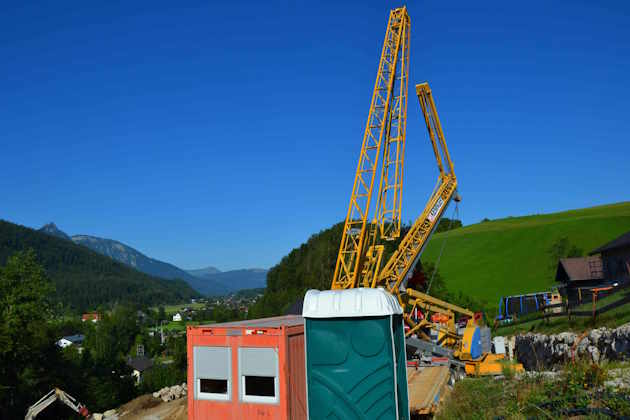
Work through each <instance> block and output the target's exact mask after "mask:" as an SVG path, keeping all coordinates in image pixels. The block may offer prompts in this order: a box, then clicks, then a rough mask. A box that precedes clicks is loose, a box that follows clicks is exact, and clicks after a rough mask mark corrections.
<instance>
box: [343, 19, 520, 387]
mask: <svg viewBox="0 0 630 420" xmlns="http://www.w3.org/2000/svg"><path fill="white" fill-rule="evenodd" d="M409 29H410V19H409V15H408V14H407V9H406V7H401V8H397V9H394V10H392V11H391V12H390V14H389V20H388V23H387V31H386V33H385V41H384V42H383V50H382V52H381V58H380V61H379V66H378V72H377V75H376V82H375V84H374V91H373V93H372V101H371V104H370V111H369V113H368V118H367V122H366V125H365V132H364V135H363V142H362V144H361V153H360V155H359V162H358V164H357V170H356V174H355V177H354V184H353V187H352V194H351V196H350V203H349V205H348V212H347V215H346V220H345V223H344V227H343V232H342V237H341V244H340V247H339V253H338V255H337V261H336V264H335V271H334V275H333V279H332V284H331V289H349V288H353V287H372V288H373V287H383V288H385V289H386V290H388V291H389V292H390V293H392V294H393V295H394V296H396V297H397V299H398V301H399V303H400V305H401V306H402V308H403V317H404V319H405V322H406V324H407V326H408V327H409V329H408V330H407V332H406V336H407V337H408V344H409V343H412V346H413V342H416V343H417V344H416V346H417V348H421V347H423V346H425V348H426V344H429V346H430V347H431V346H432V345H431V344H430V343H427V341H431V339H430V336H429V335H428V330H434V331H437V332H438V343H439V344H440V345H443V346H445V347H448V348H450V349H451V354H452V355H453V356H454V357H456V358H457V359H459V360H460V361H462V362H463V363H464V364H465V370H466V372H467V373H469V374H476V375H479V374H498V373H501V371H502V369H503V365H502V364H501V363H500V362H501V361H502V359H503V356H502V355H492V354H488V353H483V352H482V351H481V338H480V329H479V327H478V326H477V325H475V322H474V321H475V319H474V318H475V317H474V314H473V313H472V312H471V311H470V310H468V309H465V308H461V307H459V306H457V305H453V304H451V303H448V302H445V301H443V300H440V299H437V298H435V297H432V296H429V295H428V294H425V293H422V292H420V291H418V290H414V289H413V288H408V287H407V280H408V279H409V276H410V274H412V273H413V268H414V266H415V265H416V264H417V262H418V260H419V258H420V255H421V254H422V251H423V250H424V248H425V246H426V245H427V243H428V242H429V239H430V237H431V234H432V233H433V232H434V230H435V228H436V227H437V225H438V223H439V221H440V218H441V217H442V215H443V214H444V211H445V210H446V208H447V206H448V204H449V203H450V202H451V200H454V201H459V200H460V197H459V195H458V194H457V177H456V176H455V171H454V169H453V161H452V160H451V156H450V154H449V152H448V147H447V146H446V140H445V139H444V131H443V130H442V124H441V123H440V118H439V117H438V113H437V109H436V106H435V101H434V99H433V93H432V92H431V88H430V87H429V84H428V83H420V84H418V85H416V95H417V96H418V101H419V102H420V108H421V109H422V114H423V117H424V122H425V124H426V126H427V131H428V134H429V140H430V141H431V146H432V148H433V153H434V154H435V160H436V164H437V168H438V177H437V182H436V185H435V188H434V189H433V192H432V193H431V196H430V197H429V200H428V202H427V204H426V206H425V208H424V210H423V211H422V213H421V214H420V216H419V217H418V218H417V219H416V220H415V221H414V223H413V224H412V225H411V227H410V229H409V230H408V231H407V233H406V234H405V236H404V237H403V238H402V240H401V241H400V243H399V245H398V248H397V249H396V250H395V251H394V253H393V254H392V255H391V257H390V258H389V259H388V260H387V262H386V263H385V265H382V262H383V255H384V252H385V246H384V243H385V241H391V240H394V239H397V238H398V237H400V234H401V210H402V192H403V169H404V161H405V159H404V155H405V136H406V129H407V97H408V96H407V90H408V80H409ZM377 173H378V174H379V177H378V192H377V193H376V200H375V202H374V203H373V202H372V196H373V191H374V186H375V182H376V181H377ZM370 214H373V216H372V219H371V220H368V219H369V218H370ZM417 310H419V311H421V312H422V313H423V316H422V317H419V316H418V317H416V316H415V313H416V312H417ZM456 314H458V315H459V316H464V317H466V318H468V321H467V326H466V328H465V330H464V332H463V334H462V335H459V334H458V332H457V328H456V325H455V316H456ZM413 335H417V336H418V337H420V338H423V339H424V340H425V341H424V343H425V344H422V340H418V339H416V338H414V337H412V336H413ZM434 347H435V346H432V347H431V348H432V349H434ZM432 351H433V350H432ZM513 369H515V370H522V366H521V365H516V366H515V367H513Z"/></svg>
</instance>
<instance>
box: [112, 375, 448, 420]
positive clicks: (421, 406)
mask: <svg viewBox="0 0 630 420" xmlns="http://www.w3.org/2000/svg"><path fill="white" fill-rule="evenodd" d="M449 377H450V372H449V368H448V366H431V367H420V368H417V369H416V368H413V367H409V368H407V380H408V384H409V400H410V406H411V407H410V408H411V413H412V414H431V413H434V412H435V410H436V409H437V407H438V405H439V403H440V401H441V400H442V398H444V395H445V393H446V390H447V388H448V387H447V384H448V380H449ZM187 403H188V400H187V398H180V399H177V400H174V401H169V402H163V401H162V400H159V399H156V398H153V396H152V395H151V394H147V395H142V396H140V397H138V398H136V399H134V400H131V401H129V402H128V403H127V404H125V405H123V406H122V407H120V408H118V409H117V410H116V411H117V413H118V416H119V419H121V420H167V419H168V420H187V419H188V406H187Z"/></svg>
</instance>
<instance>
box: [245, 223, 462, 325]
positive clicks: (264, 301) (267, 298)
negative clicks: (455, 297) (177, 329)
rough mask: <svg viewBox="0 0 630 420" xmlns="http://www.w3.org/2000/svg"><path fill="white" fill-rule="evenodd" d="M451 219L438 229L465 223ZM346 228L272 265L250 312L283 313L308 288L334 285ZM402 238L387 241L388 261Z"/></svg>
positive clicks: (322, 234) (326, 233) (328, 233)
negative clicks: (342, 234)
mask: <svg viewBox="0 0 630 420" xmlns="http://www.w3.org/2000/svg"><path fill="white" fill-rule="evenodd" d="M442 222H444V223H442ZM449 222H450V220H448V219H444V220H442V221H441V223H440V226H439V227H438V229H439V230H446V229H448V228H449V227H451V228H452V227H455V226H461V222H460V221H459V220H456V221H454V222H455V223H453V224H450V223H449ZM407 230H408V227H403V231H402V234H401V238H402V237H403V236H404V235H405V233H406V232H407ZM342 231H343V223H337V224H336V225H333V226H332V227H330V228H328V229H325V230H322V231H321V232H319V233H317V234H315V235H313V236H311V237H310V238H309V239H308V241H306V242H305V243H303V244H302V245H301V246H300V247H299V248H295V249H294V250H292V251H291V252H290V253H289V255H287V256H285V257H284V258H282V260H281V261H280V263H278V264H277V265H275V266H274V267H272V268H271V269H270V270H269V272H268V273H267V288H266V289H265V293H264V295H263V297H262V298H261V299H259V300H258V302H257V303H256V304H255V305H254V307H252V308H250V312H249V316H250V317H252V318H256V317H263V316H271V315H277V314H280V313H283V312H284V311H285V310H286V309H287V308H288V307H289V306H290V305H291V304H292V303H294V302H295V301H296V300H298V299H300V298H302V297H303V296H304V292H305V291H306V290H308V289H319V290H325V289H328V288H330V283H331V281H332V277H333V272H334V270H335V262H336V261H337V253H338V252H339V243H340V242H341V232H342ZM399 242H400V238H399V240H398V241H390V242H384V243H383V245H384V246H385V252H384V254H383V258H384V260H385V261H386V260H387V258H389V256H390V255H391V254H392V253H393V252H394V250H395V249H396V247H397V246H398V243H399Z"/></svg>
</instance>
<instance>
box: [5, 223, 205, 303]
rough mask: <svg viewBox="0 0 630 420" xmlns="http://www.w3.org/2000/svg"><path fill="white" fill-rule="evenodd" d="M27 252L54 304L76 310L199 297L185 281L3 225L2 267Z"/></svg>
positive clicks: (167, 301) (53, 238) (36, 233)
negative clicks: (51, 285) (154, 274)
mask: <svg viewBox="0 0 630 420" xmlns="http://www.w3.org/2000/svg"><path fill="white" fill-rule="evenodd" d="M28 249H33V250H34V251H35V253H36V255H37V259H38V261H39V262H40V263H41V264H42V266H43V267H44V268H45V270H46V273H47V275H48V276H49V277H50V279H51V280H52V281H53V283H54V284H55V287H56V291H55V299H56V300H57V301H58V302H61V303H62V304H64V305H65V306H68V307H71V308H73V309H74V310H78V311H83V310H86V309H92V308H95V307H97V306H99V305H103V304H113V303H115V302H125V301H126V302H136V303H141V304H147V305H156V304H159V303H176V302H181V301H184V300H189V299H190V298H191V297H198V296H199V294H198V293H197V292H195V291H194V290H193V289H191V288H190V286H189V285H188V284H186V283H185V282H184V281H183V280H165V279H161V278H157V277H152V276H149V275H146V274H144V273H141V272H139V271H136V270H134V269H132V268H130V267H127V266H126V265H123V264H121V263H119V262H116V261H114V260H112V259H111V258H109V257H105V256H103V255H100V254H97V253H96V252H94V251H91V250H89V249H87V248H85V247H83V246H80V245H76V244H74V243H72V242H70V241H68V240H65V239H60V238H57V237H55V236H51V235H48V234H46V233H42V232H38V231H35V230H33V229H29V228H27V227H24V226H19V225H16V224H13V223H9V222H5V221H3V220H0V265H4V264H5V262H6V260H7V258H9V257H10V256H11V255H13V254H14V253H16V252H18V251H23V250H28Z"/></svg>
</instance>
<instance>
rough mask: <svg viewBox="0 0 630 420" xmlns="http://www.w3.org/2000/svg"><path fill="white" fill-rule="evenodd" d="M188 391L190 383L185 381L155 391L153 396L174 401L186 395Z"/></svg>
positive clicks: (165, 400)
mask: <svg viewBox="0 0 630 420" xmlns="http://www.w3.org/2000/svg"><path fill="white" fill-rule="evenodd" d="M187 393H188V385H186V382H184V383H183V384H181V385H173V386H167V387H164V388H162V389H160V390H159V391H156V392H154V393H153V398H159V399H161V400H162V401H164V402H168V401H173V400H177V399H180V398H182V397H185V396H186V394H187Z"/></svg>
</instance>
